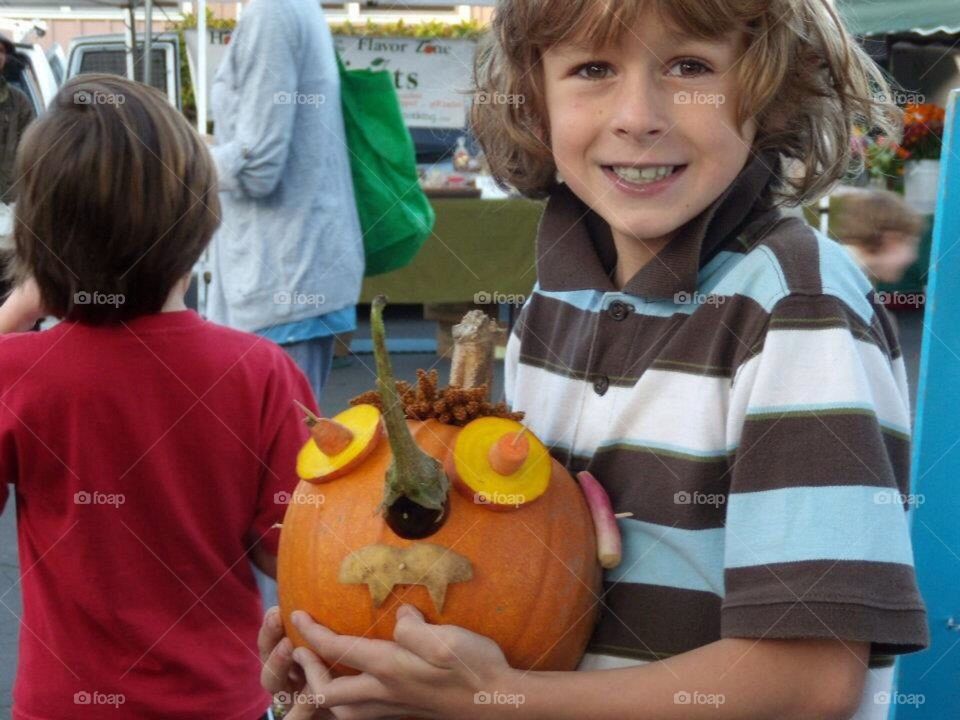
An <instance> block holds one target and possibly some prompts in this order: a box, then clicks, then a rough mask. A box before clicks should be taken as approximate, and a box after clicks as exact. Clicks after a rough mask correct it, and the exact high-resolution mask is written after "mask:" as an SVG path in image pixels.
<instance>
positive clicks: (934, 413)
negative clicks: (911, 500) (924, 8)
mask: <svg viewBox="0 0 960 720" xmlns="http://www.w3.org/2000/svg"><path fill="white" fill-rule="evenodd" d="M940 171H941V174H940V187H939V197H938V200H937V212H936V219H935V221H934V231H933V232H934V235H933V248H932V252H931V270H930V281H929V285H928V288H927V306H926V310H925V317H924V332H923V344H922V347H921V354H920V382H919V388H918V391H917V416H916V422H915V432H914V446H913V457H912V471H911V476H912V478H913V492H914V494H915V495H916V497H917V498H918V499H922V500H923V502H922V503H917V504H916V506H915V509H914V510H913V517H912V537H913V550H914V556H915V558H916V568H917V577H918V579H919V583H920V590H921V593H922V594H923V598H924V600H925V601H926V604H927V611H928V615H929V621H930V637H931V645H930V648H929V649H928V650H926V651H925V652H922V653H917V654H916V655H908V656H906V657H904V658H903V659H902V660H901V661H900V666H899V671H898V678H897V683H896V687H897V691H898V692H897V694H895V695H893V696H892V702H891V713H892V714H891V717H893V718H896V720H905V719H907V718H910V719H913V718H922V719H924V720H927V719H929V720H940V719H941V718H943V719H946V718H958V717H960V486H958V480H960V432H958V427H960V424H958V422H957V410H958V408H960V89H958V90H953V91H952V92H951V94H950V102H949V107H948V108H947V126H946V137H945V142H944V147H943V154H942V159H941V168H940ZM901 698H902V701H900V700H901ZM911 699H913V700H922V702H912V703H911V702H910V700H911Z"/></svg>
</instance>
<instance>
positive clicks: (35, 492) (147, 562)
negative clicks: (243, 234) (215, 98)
mask: <svg viewBox="0 0 960 720" xmlns="http://www.w3.org/2000/svg"><path fill="white" fill-rule="evenodd" d="M17 176H18V177H19V178H20V200H19V203H18V207H17V217H16V227H15V231H14V235H15V244H16V254H15V258H14V261H13V267H14V273H15V276H16V277H15V280H16V282H17V284H18V289H17V290H16V291H15V292H14V293H13V295H12V296H11V297H10V298H9V299H8V301H7V303H6V304H5V305H4V307H3V308H2V309H0V329H2V330H6V331H9V330H11V329H19V330H24V329H27V328H29V327H31V326H32V325H33V322H34V321H35V320H36V318H37V317H38V316H40V315H43V314H50V315H54V316H57V317H60V318H62V319H63V321H62V322H61V323H59V324H58V325H56V326H55V327H54V328H52V329H50V330H46V331H43V332H38V333H28V332H19V333H13V334H7V335H3V336H2V337H0V468H2V471H3V476H2V477H0V510H2V508H3V506H4V505H5V503H6V499H7V496H8V493H9V489H8V483H12V484H13V487H14V492H15V495H16V511H17V532H18V545H19V556H20V569H21V576H20V588H21V591H22V593H23V608H24V610H23V617H22V618H21V628H20V655H19V665H18V668H17V680H16V685H15V688H14V696H13V699H14V704H13V717H14V719H15V720H62V719H63V718H70V719H71V720H83V719H84V718H97V719H100V718H104V717H112V716H116V717H121V716H122V717H131V718H137V719H138V720H151V719H156V720H161V719H163V720H168V719H169V718H177V719H178V720H189V719H191V718H196V719H197V720H200V719H201V718H203V719H204V720H207V719H210V718H217V719H218V720H227V719H236V720H255V719H257V718H260V717H262V716H263V715H264V712H265V711H266V708H267V707H268V706H269V704H270V697H269V695H268V694H267V693H266V692H265V691H264V690H263V689H262V688H261V687H260V682H259V676H260V671H261V663H260V658H259V656H258V654H257V647H256V637H257V629H258V628H259V626H260V620H261V616H262V607H261V602H260V598H259V595H258V592H257V587H256V584H255V582H254V577H253V573H252V570H251V566H250V562H249V561H250V560H252V561H253V562H254V563H256V565H257V566H258V567H260V568H261V569H263V570H264V571H265V572H267V573H268V574H271V575H273V574H275V566H276V549H277V547H276V546H277V536H278V531H277V530H276V529H275V527H274V526H275V524H276V523H278V522H280V520H281V519H282V517H283V512H284V509H285V504H286V501H287V499H288V497H289V492H290V491H291V490H292V489H293V486H294V484H295V482H296V475H295V468H294V461H295V458H296V453H297V450H298V448H299V447H300V445H301V444H302V443H303V441H304V440H305V438H306V436H307V432H306V429H305V428H304V426H303V425H302V424H301V423H300V422H299V421H298V418H297V413H296V412H295V410H294V406H293V401H294V400H295V399H296V400H300V401H301V402H305V403H306V404H307V405H308V406H310V407H312V408H314V409H315V405H314V402H313V399H312V393H311V390H310V385H309V383H308V382H307V380H306V378H305V377H304V376H303V375H302V374H301V372H300V371H299V370H298V369H297V367H296V365H295V364H294V363H293V361H292V360H290V359H289V358H288V357H287V356H286V355H285V354H284V353H283V352H282V351H281V350H280V349H279V348H278V347H277V346H275V345H274V344H272V343H270V342H269V341H266V340H264V339H262V338H259V337H257V336H255V335H251V334H247V333H241V332H237V331H234V330H230V329H227V328H224V327H220V326H217V325H214V324H211V323H208V322H205V321H204V320H203V319H201V318H200V317H199V316H198V315H197V314H196V313H195V312H193V311H191V310H188V309H187V308H186V306H185V305H184V302H183V296H184V293H185V291H186V288H187V284H188V278H189V272H190V269H191V267H192V266H193V265H194V263H195V262H196V261H197V259H198V257H199V256H200V253H201V252H203V250H204V248H205V247H206V245H207V243H208V242H209V240H210V237H211V236H212V234H213V232H214V230H215V229H216V228H217V226H218V224H219V217H218V216H219V204H218V201H217V189H216V176H215V170H214V168H213V165H212V163H211V160H210V157H209V155H208V153H207V150H206V148H205V146H204V144H203V142H202V141H201V140H200V138H199V136H198V135H197V134H196V133H195V132H194V131H193V130H192V129H191V128H190V127H189V125H188V124H187V122H186V121H185V120H184V119H183V118H182V117H181V116H180V115H179V114H178V113H177V112H176V110H175V109H174V108H172V107H171V106H170V105H169V104H168V103H167V101H166V99H165V98H164V97H163V96H162V95H161V94H160V93H158V92H156V91H155V90H153V89H152V88H148V87H145V86H143V85H138V84H134V83H131V82H128V81H126V80H124V79H122V78H118V77H114V76H107V75H84V76H81V77H79V78H76V79H74V80H72V81H70V82H68V83H67V84H66V85H65V86H64V87H63V89H62V90H61V91H60V93H59V94H58V95H57V97H56V99H55V100H54V102H53V104H52V106H51V108H50V110H49V112H48V113H47V114H46V115H45V116H43V117H42V118H41V119H40V120H38V121H37V122H36V123H35V124H33V125H32V126H31V128H30V130H29V132H28V133H27V135H26V137H25V138H24V141H23V144H22V145H21V149H20V155H19V156H18V170H17ZM41 307H42V308H43V309H44V310H41ZM8 592H9V591H8ZM0 600H2V597H0ZM117 710H119V711H120V712H119V713H117ZM114 713H115V715H114Z"/></svg>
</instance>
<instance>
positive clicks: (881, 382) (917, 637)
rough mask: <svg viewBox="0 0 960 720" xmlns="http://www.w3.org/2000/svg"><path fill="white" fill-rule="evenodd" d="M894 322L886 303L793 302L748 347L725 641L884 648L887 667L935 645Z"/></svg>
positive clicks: (735, 408) (741, 383)
mask: <svg viewBox="0 0 960 720" xmlns="http://www.w3.org/2000/svg"><path fill="white" fill-rule="evenodd" d="M865 308H866V309H868V310H869V314H868V313H867V312H866V311H865ZM885 312H886V311H885V310H884V308H882V306H880V304H879V303H878V302H877V301H876V299H875V297H873V296H872V297H871V299H870V300H869V302H867V303H865V304H864V306H863V307H859V309H858V310H856V311H855V310H853V309H851V307H850V306H848V305H847V304H846V303H844V302H843V301H842V300H841V299H840V298H838V297H835V296H831V295H791V296H788V297H786V298H784V299H782V300H780V301H779V302H778V303H777V304H776V305H775V306H774V307H773V308H772V309H771V312H770V317H769V322H768V324H767V325H766V326H765V327H764V329H763V331H762V334H761V336H760V337H759V338H756V339H754V341H753V342H750V343H748V345H750V346H751V347H752V348H753V349H754V353H755V354H754V355H753V356H752V357H751V358H750V359H749V360H747V361H746V362H744V363H742V364H741V366H740V367H739V369H738V371H737V373H736V375H735V377H734V380H733V384H732V387H731V391H730V393H731V394H730V405H729V409H728V413H729V414H728V442H729V445H730V446H731V447H732V448H734V450H733V454H732V460H731V468H730V494H729V499H728V504H727V512H726V525H725V531H724V532H725V550H724V584H725V595H724V599H723V605H722V615H721V634H722V636H723V637H747V638H761V637H762V638H780V639H785V638H833V639H845V640H850V641H861V642H871V643H872V652H873V654H874V655H882V654H896V653H904V652H913V651H916V650H919V649H922V648H924V647H926V645H927V644H928V642H929V639H928V633H927V626H926V614H925V610H924V606H923V602H922V600H921V598H920V595H919V592H918V590H917V584H916V577H915V573H914V567H913V553H912V549H911V543H910V533H909V526H908V522H907V513H908V510H909V508H910V505H911V501H912V498H911V496H910V495H909V467H910V461H909V458H910V405H909V398H908V397H907V391H906V384H905V382H904V381H903V378H904V374H903V358H902V355H901V354H900V349H899V344H898V342H897V339H896V334H895V331H894V330H893V328H892V325H891V324H890V322H889V320H888V318H887V316H886V314H885ZM757 348H759V350H757Z"/></svg>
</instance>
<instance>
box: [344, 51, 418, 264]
mask: <svg viewBox="0 0 960 720" xmlns="http://www.w3.org/2000/svg"><path fill="white" fill-rule="evenodd" d="M337 64H338V65H339V66H340V98H341V102H342V104H343V122H344V126H345V128H346V134H347V147H348V148H349V150H350V169H351V172H352V175H353V189H354V194H355V195H356V199H357V211H358V213H359V215H360V228H361V229H362V230H363V248H364V252H365V254H366V265H367V269H366V275H367V277H369V276H371V275H380V274H382V273H386V272H390V271H391V270H398V269H400V268H402V267H404V266H406V265H407V264H408V263H409V262H410V261H411V260H413V258H414V256H415V255H416V254H417V252H418V251H419V250H420V247H421V246H422V245H423V243H424V241H425V240H426V239H427V237H428V236H429V235H430V233H431V232H432V231H433V223H434V220H435V216H434V212H433V207H432V206H431V205H430V201H429V200H427V196H426V195H425V194H424V193H423V190H422V189H421V188H420V182H419V179H418V177H417V161H416V154H415V152H414V148H413V140H412V139H411V137H410V132H409V131H408V130H407V126H406V123H404V121H403V115H402V114H401V112H400V102H399V100H398V99H397V92H396V90H395V89H394V87H393V78H392V77H391V76H390V73H388V72H386V71H383V70H381V71H374V70H348V69H347V68H346V66H344V64H343V61H342V60H341V59H340V57H339V55H338V56H337Z"/></svg>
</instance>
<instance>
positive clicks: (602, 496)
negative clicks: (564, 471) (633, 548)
mask: <svg viewBox="0 0 960 720" xmlns="http://www.w3.org/2000/svg"><path fill="white" fill-rule="evenodd" d="M577 480H578V481H579V482H580V488H581V489H582V490H583V496H584V497H585V498H586V500H587V507H589V508H590V514H591V515H592V516H593V526H594V528H595V529H596V531H597V559H598V560H599V561H600V567H602V568H605V569H607V570H611V569H613V568H615V567H617V565H619V564H620V560H621V558H622V553H623V544H622V542H621V540H620V526H619V525H617V518H616V516H615V515H614V514H613V507H612V506H611V505H610V496H609V495H607V491H606V490H604V489H603V486H602V485H601V484H600V482H599V481H598V480H597V479H596V478H595V477H594V476H593V474H592V473H589V472H586V471H584V472H581V473H577Z"/></svg>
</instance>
